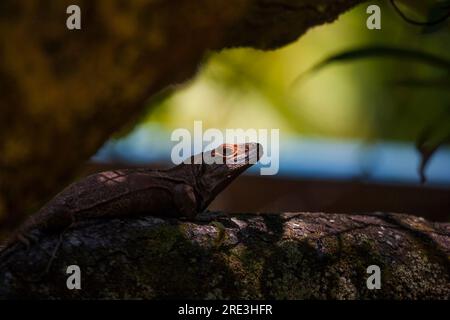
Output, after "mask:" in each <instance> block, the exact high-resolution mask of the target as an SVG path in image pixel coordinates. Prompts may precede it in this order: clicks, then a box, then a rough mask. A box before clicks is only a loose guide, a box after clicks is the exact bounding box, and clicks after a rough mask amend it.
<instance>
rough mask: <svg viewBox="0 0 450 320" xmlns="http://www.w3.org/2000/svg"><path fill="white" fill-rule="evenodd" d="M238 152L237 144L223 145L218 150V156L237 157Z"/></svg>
mask: <svg viewBox="0 0 450 320" xmlns="http://www.w3.org/2000/svg"><path fill="white" fill-rule="evenodd" d="M237 152H238V146H237V144H223V145H221V146H220V147H219V148H217V154H218V155H219V156H222V157H223V158H232V157H235V156H236V154H237Z"/></svg>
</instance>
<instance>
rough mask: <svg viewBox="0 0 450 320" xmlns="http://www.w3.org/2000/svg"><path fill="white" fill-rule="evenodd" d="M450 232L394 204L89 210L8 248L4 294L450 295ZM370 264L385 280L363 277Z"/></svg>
mask: <svg viewBox="0 0 450 320" xmlns="http://www.w3.org/2000/svg"><path fill="white" fill-rule="evenodd" d="M206 216H208V214H207V215H206ZM212 216H213V218H214V215H212ZM449 232H450V225H449V224H442V223H431V222H427V221H426V220H424V219H422V218H418V217H414V216H408V215H401V214H388V213H376V214H367V215H344V214H323V213H284V214H259V215H254V214H238V215H233V216H227V217H215V218H214V219H213V220H212V221H211V222H200V221H179V220H167V219H163V218H159V217H135V218H128V219H114V220H90V221H85V222H82V223H79V224H77V225H74V226H73V227H72V228H71V229H69V230H67V231H66V232H65V233H64V234H62V236H61V235H59V234H53V235H52V234H40V233H39V232H38V231H36V233H35V236H36V237H37V238H38V242H37V243H35V244H33V245H32V246H31V247H30V248H29V249H28V250H27V249H26V248H25V247H24V246H23V244H16V245H15V246H13V247H11V248H9V249H7V250H6V251H4V252H3V253H1V255H0V297H1V298H3V299H5V298H33V299H35V298H38V299H92V298H101V299H123V298H124V299H173V298H186V299H187V298H189V299H448V298H450V273H449V271H450V269H449V254H450V237H449V236H450V234H449ZM60 240H62V242H61V246H60V247H59V249H58V250H57V252H56V255H55V259H54V260H53V261H52V263H51V265H50V269H49V271H48V272H47V273H44V272H43V271H44V270H45V269H46V266H47V264H48V262H49V259H50V256H51V254H52V252H53V251H54V249H55V248H57V247H58V243H59V241H60ZM69 265H78V266H79V267H80V268H81V287H82V288H81V290H68V289H67V287H66V280H67V277H68V276H69V275H68V274H66V270H67V267H68V266H69ZM370 265H377V266H379V267H380V269H381V289H379V290H377V289H374V290H369V289H368V288H367V285H366V281H367V278H368V277H369V276H370V274H368V273H367V268H368V267H369V266H370Z"/></svg>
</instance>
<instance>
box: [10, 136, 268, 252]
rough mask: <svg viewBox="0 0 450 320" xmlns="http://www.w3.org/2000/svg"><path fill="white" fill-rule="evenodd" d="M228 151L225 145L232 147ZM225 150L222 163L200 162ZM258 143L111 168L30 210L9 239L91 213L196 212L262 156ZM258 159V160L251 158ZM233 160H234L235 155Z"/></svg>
mask: <svg viewBox="0 0 450 320" xmlns="http://www.w3.org/2000/svg"><path fill="white" fill-rule="evenodd" d="M230 149H231V152H228V155H227V152H226V150H228V151H230ZM218 152H219V153H220V154H219V155H220V157H222V158H223V160H224V161H223V163H222V164H216V163H214V164H206V163H204V161H200V162H202V163H201V164H195V163H198V162H196V159H197V160H198V159H199V157H201V159H200V160H203V159H204V158H205V156H206V155H208V156H210V155H214V154H216V155H217V154H218ZM261 152H262V150H261V146H260V145H259V144H255V143H250V144H240V145H222V146H220V147H219V148H217V149H215V150H212V151H209V152H205V153H202V154H199V155H196V156H193V157H191V158H190V160H191V162H190V163H191V164H186V163H182V164H180V165H178V166H176V167H174V168H172V169H168V170H150V169H125V170H114V171H106V172H101V173H97V174H93V175H91V176H88V177H86V178H84V179H82V180H80V181H78V182H75V183H73V184H72V185H70V186H69V187H67V188H66V189H64V190H63V191H62V192H61V193H59V194H58V195H56V197H55V198H53V199H52V200H51V201H50V202H49V203H48V204H47V205H45V206H44V207H43V208H42V209H41V210H39V211H38V212H37V213H36V214H35V215H33V216H31V217H30V218H29V219H28V220H27V221H26V222H25V223H24V224H23V226H22V227H21V228H20V229H19V231H18V232H17V235H16V236H15V237H13V238H12V239H11V241H10V242H9V243H10V244H11V243H14V242H15V241H16V240H21V241H25V242H26V241H27V235H28V234H29V232H30V231H31V230H34V229H39V230H40V231H47V232H52V231H53V232H58V231H63V230H64V229H66V228H67V227H69V226H70V225H71V224H72V223H74V222H77V221H81V220H84V219H88V218H112V217H124V216H128V215H131V214H133V215H139V214H142V215H160V216H166V217H187V218H194V217H195V216H196V214H197V213H199V212H202V211H204V210H205V209H206V208H207V207H208V205H209V204H210V203H211V201H213V200H214V198H215V197H216V196H217V194H219V193H220V192H221V191H222V190H223V189H224V188H225V187H226V186H228V184H230V182H231V181H233V180H234V179H235V178H236V177H237V176H239V175H240V174H241V173H242V172H243V171H245V170H246V169H247V168H248V167H250V166H251V165H253V164H254V163H255V162H256V161H257V160H259V157H260V154H261ZM251 159H256V161H250V160H251ZM232 160H234V161H232Z"/></svg>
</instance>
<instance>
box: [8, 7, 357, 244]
mask: <svg viewBox="0 0 450 320" xmlns="http://www.w3.org/2000/svg"><path fill="white" fill-rule="evenodd" d="M361 2H363V0H339V1H329V0H296V1H286V0H215V1H210V0H178V1H162V0H129V1H121V0H96V1H92V0H58V1H54V0H2V1H0V39H1V41H2V50H1V51H0V88H1V89H2V94H1V97H0V110H1V113H2V114H1V117H0V154H1V157H0V236H1V233H2V232H1V231H2V229H3V231H5V230H10V229H12V228H14V227H15V226H17V225H18V224H19V223H20V222H22V221H23V220H24V218H25V217H26V216H27V214H29V213H30V212H33V211H35V210H37V209H38V208H39V207H40V206H42V205H43V204H44V203H45V201H46V200H48V199H50V198H51V197H52V195H54V194H55V193H56V192H57V191H58V190H59V189H60V188H61V187H63V186H64V185H66V184H68V182H69V181H71V180H73V178H74V177H75V176H76V175H77V172H78V170H79V169H80V166H81V165H82V164H83V163H84V162H85V161H86V160H87V159H89V157H91V156H92V155H93V154H94V153H95V152H96V151H97V150H98V148H99V147H100V146H101V145H102V144H103V143H104V142H105V141H106V140H107V139H108V138H110V136H111V135H112V134H113V133H114V132H117V131H118V130H120V129H121V128H123V127H124V126H127V125H130V124H133V123H135V122H136V120H137V119H138V118H139V116H140V115H141V114H142V113H143V112H144V111H146V110H147V108H146V102H147V100H148V99H149V98H150V97H151V96H152V95H154V94H155V93H157V92H159V91H160V90H161V89H163V88H165V87H167V86H169V85H171V84H176V83H180V82H182V81H184V80H186V79H187V78H189V77H191V76H192V75H193V74H194V73H195V71H196V69H197V67H198V64H199V63H200V61H201V59H202V57H203V56H204V54H205V53H206V52H207V51H208V50H220V49H223V48H230V47H238V46H251V47H254V48H260V49H273V48H276V47H279V46H282V45H284V44H287V43H289V42H292V41H294V40H295V39H297V38H298V37H299V36H300V35H302V34H303V33H305V32H306V31H307V30H308V29H309V28H310V27H312V26H315V25H321V24H324V23H327V22H331V21H333V20H335V19H336V18H337V17H338V16H339V14H341V13H342V12H344V11H346V10H347V9H349V8H351V7H352V6H354V5H356V4H358V3H361ZM73 4H77V5H79V6H80V8H81V12H82V15H81V17H82V22H81V27H82V29H81V30H79V31H70V30H68V29H67V28H66V19H67V18H68V15H67V14H66V8H67V7H68V6H69V5H73ZM37 186H39V187H37Z"/></svg>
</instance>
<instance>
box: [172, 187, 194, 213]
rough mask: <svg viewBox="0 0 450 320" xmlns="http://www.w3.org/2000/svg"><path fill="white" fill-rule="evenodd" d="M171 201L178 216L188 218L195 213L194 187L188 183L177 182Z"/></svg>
mask: <svg viewBox="0 0 450 320" xmlns="http://www.w3.org/2000/svg"><path fill="white" fill-rule="evenodd" d="M173 201H174V203H175V206H176V208H177V209H178V212H179V214H180V216H182V217H187V218H189V219H193V218H195V216H196V215H197V199H196V197H195V191H194V188H193V187H192V186H190V185H188V184H177V185H176V186H175V188H174V193H173Z"/></svg>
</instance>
